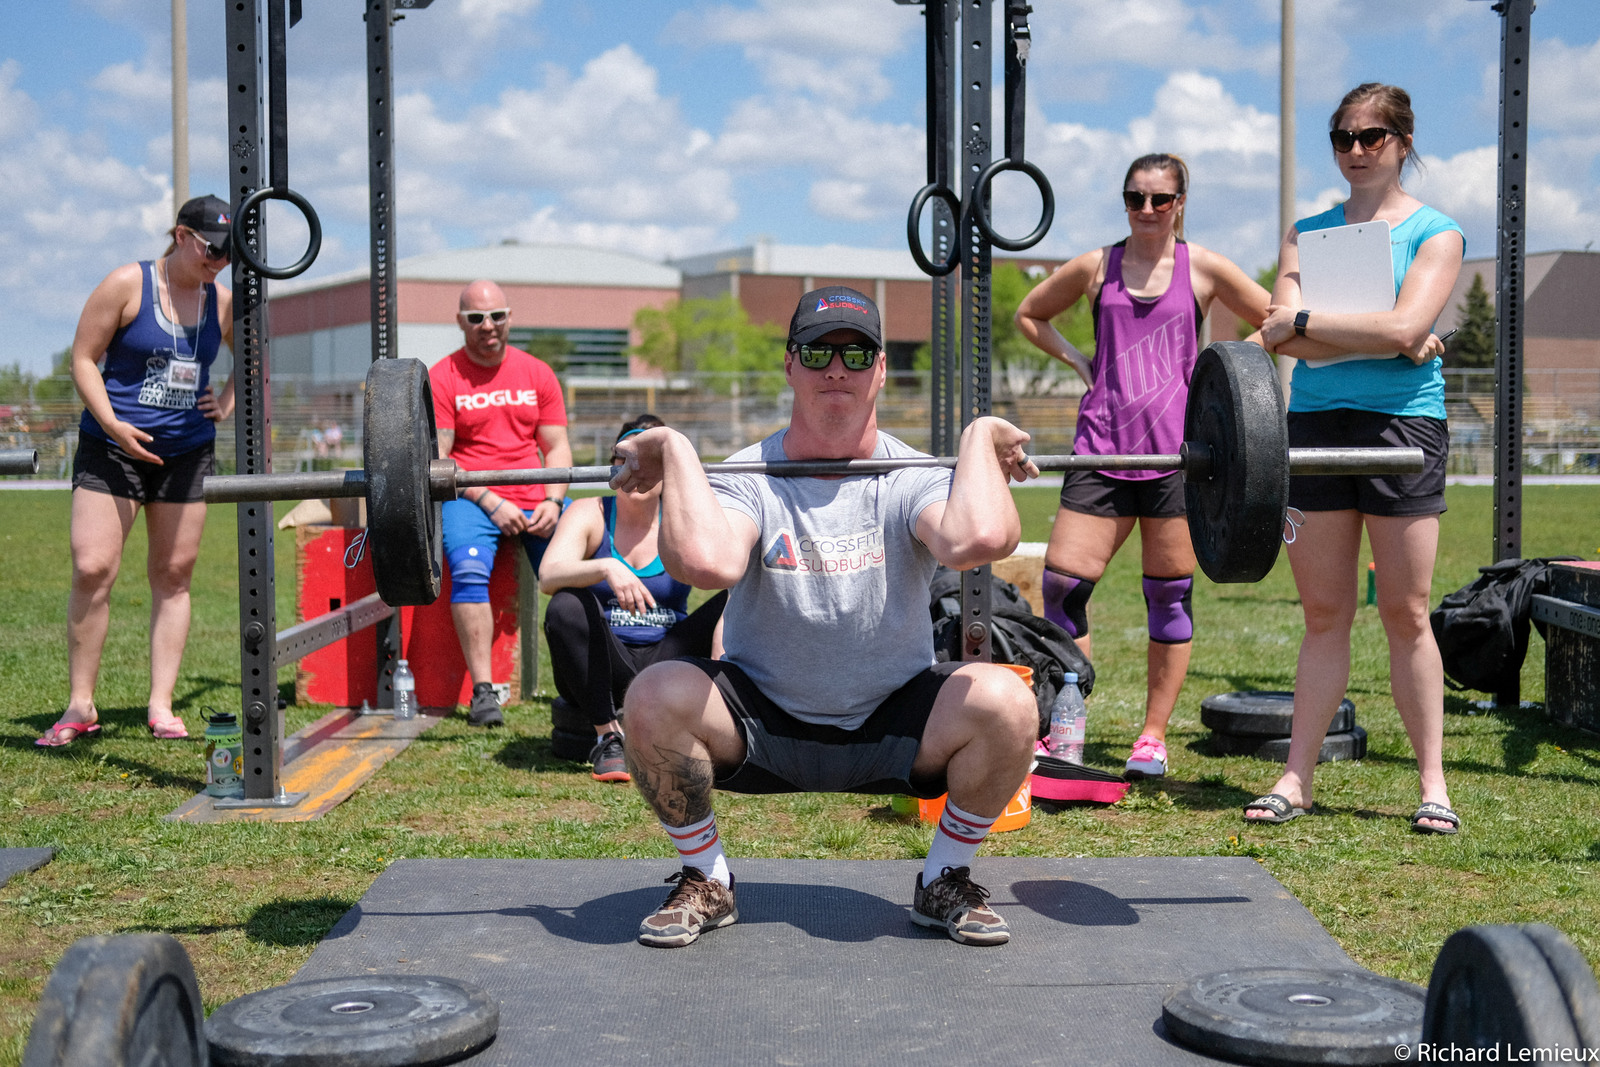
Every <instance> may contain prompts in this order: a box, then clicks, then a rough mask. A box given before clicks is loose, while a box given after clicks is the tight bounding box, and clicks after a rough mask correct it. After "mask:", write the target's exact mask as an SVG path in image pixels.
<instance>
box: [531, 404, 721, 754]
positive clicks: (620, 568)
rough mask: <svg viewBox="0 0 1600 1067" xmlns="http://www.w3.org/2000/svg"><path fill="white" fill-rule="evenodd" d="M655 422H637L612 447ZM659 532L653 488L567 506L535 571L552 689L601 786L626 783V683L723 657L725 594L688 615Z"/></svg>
mask: <svg viewBox="0 0 1600 1067" xmlns="http://www.w3.org/2000/svg"><path fill="white" fill-rule="evenodd" d="M661 425H663V423H662V421H661V420H660V419H658V418H656V417H655V416H654V415H640V416H639V417H638V418H636V419H633V420H632V421H630V422H627V423H625V424H624V425H623V427H622V432H621V433H619V434H618V435H617V440H618V441H621V440H622V439H623V438H624V437H629V436H631V435H633V434H636V433H640V432H642V431H644V430H646V429H649V428H650V427H652V426H661ZM611 462H612V463H613V464H616V463H618V462H619V460H618V459H617V458H616V457H615V456H613V457H612V460H611ZM660 530H661V486H660V485H659V484H658V485H656V487H655V488H653V489H651V490H650V491H649V492H646V493H630V492H619V493H617V494H616V496H609V497H585V498H581V499H578V500H574V501H573V502H572V504H571V505H570V506H569V507H568V508H567V510H566V511H565V512H564V513H563V514H562V516H561V522H560V523H559V524H558V525H557V526H556V531H555V533H554V534H553V535H552V536H551V538H550V547H549V548H547V549H546V550H545V555H544V561H543V562H542V563H541V564H540V566H539V589H540V591H541V592H544V593H547V594H550V602H549V604H548V605H546V607H545V614H544V632H545V640H546V642H547V644H548V647H549V649H550V669H551V672H552V673H553V674H554V675H555V682H556V692H557V693H558V694H560V697H561V699H562V700H565V701H566V702H567V703H568V704H570V705H572V706H573V707H574V708H577V709H579V710H580V711H581V712H583V713H584V714H585V715H586V716H587V717H588V719H589V722H590V723H591V724H592V725H593V726H594V732H595V746H594V750H593V751H592V752H591V753H590V757H589V758H590V760H591V761H592V762H593V764H594V770H593V776H594V778H595V779H597V780H599V781H602V782H626V781H628V780H629V775H628V772H627V768H626V764H625V762H624V760H623V751H622V724H621V723H620V722H619V720H618V718H617V709H618V708H620V707H621V706H622V698H623V695H624V694H625V693H626V692H627V689H628V684H629V683H630V682H632V681H633V679H634V676H635V675H637V674H638V673H639V672H640V671H642V670H643V669H644V668H646V667H648V666H649V665H650V664H652V663H654V662H656V661H657V660H666V659H673V658H676V657H678V656H702V657H707V658H716V657H718V656H720V655H721V654H722V642H721V623H722V608H723V605H724V604H725V603H727V599H728V594H727V592H726V591H723V592H721V593H718V594H717V595H716V596H715V597H713V598H711V599H710V600H708V601H707V602H706V603H704V604H702V605H701V606H700V607H699V608H698V609H697V610H696V611H695V612H694V613H693V614H690V612H689V593H690V587H689V586H688V585H686V584H684V583H683V582H680V581H678V580H677V579H676V578H674V577H672V575H670V574H668V573H667V572H666V568H665V567H664V566H663V565H662V563H661V557H660V555H659V554H657V551H656V537H657V535H658V534H659V533H660Z"/></svg>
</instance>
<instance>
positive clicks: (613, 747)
mask: <svg viewBox="0 0 1600 1067" xmlns="http://www.w3.org/2000/svg"><path fill="white" fill-rule="evenodd" d="M589 762H590V763H593V764H594V771H593V773H592V774H591V775H590V777H592V778H593V779H594V780H595V781H597V782H631V781H633V776H632V775H630V774H629V773H628V761H627V759H626V757H624V756H623V754H622V735H621V734H619V733H606V734H601V735H600V739H599V740H598V741H596V742H595V743H594V748H592V749H590V750H589Z"/></svg>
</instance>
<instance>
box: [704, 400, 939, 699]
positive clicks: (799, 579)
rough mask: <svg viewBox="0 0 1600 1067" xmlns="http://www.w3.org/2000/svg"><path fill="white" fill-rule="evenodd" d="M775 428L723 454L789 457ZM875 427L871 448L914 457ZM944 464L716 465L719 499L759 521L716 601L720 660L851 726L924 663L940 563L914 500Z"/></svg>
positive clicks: (932, 493)
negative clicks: (833, 471) (826, 470)
mask: <svg viewBox="0 0 1600 1067" xmlns="http://www.w3.org/2000/svg"><path fill="white" fill-rule="evenodd" d="M787 432H788V431H787V430H781V431H779V432H778V433H775V434H773V435H772V436H771V437H768V438H766V439H765V440H763V441H761V442H759V443H757V444H754V445H751V446H750V447H749V448H746V449H744V450H742V451H740V452H738V453H736V454H734V455H732V456H730V457H728V458H729V461H730V462H732V461H749V460H762V461H765V462H774V461H777V460H783V459H787V458H788V457H786V456H785V455H784V452H783V437H784V434H785V433H787ZM925 454H926V453H923V452H918V451H917V450H916V449H914V448H912V447H911V446H910V445H907V444H906V443H905V442H903V441H900V440H898V439H896V438H893V437H890V436H889V435H888V434H885V433H879V434H878V444H877V447H876V448H875V449H874V451H873V456H874V457H875V458H881V457H886V456H890V457H892V456H921V455H925ZM951 477H952V473H951V471H950V470H948V469H946V468H943V467H906V468H902V469H900V470H897V471H894V472H892V473H889V474H879V475H858V476H852V477H848V478H839V479H824V478H769V477H766V476H764V475H753V474H714V475H712V476H711V479H710V480H711V488H712V489H713V490H714V491H715V492H716V495H717V500H718V502H720V503H721V504H722V506H723V507H724V508H730V509H732V510H734V511H738V512H740V513H742V514H745V515H748V516H749V517H750V518H751V520H752V521H754V522H755V524H756V526H757V527H758V528H759V529H760V531H761V535H760V537H759V538H757V540H756V544H755V548H754V549H753V550H752V552H751V555H750V561H749V565H748V567H747V568H746V570H745V573H744V577H743V578H741V579H739V582H738V584H736V585H735V586H734V587H733V589H732V590H731V591H730V593H729V595H728V606H727V608H726V609H725V610H724V611H723V615H722V618H723V644H724V647H725V648H726V649H727V656H726V658H727V659H728V660H730V661H731V662H733V663H735V664H737V665H738V666H739V667H740V668H741V669H742V670H743V671H744V672H745V674H747V675H748V676H749V677H750V680H751V681H753V682H754V683H755V684H756V686H757V687H758V688H759V689H760V690H761V691H762V692H763V693H765V694H766V695H767V697H768V698H770V699H771V700H772V701H773V702H774V703H775V704H777V705H778V706H779V707H781V708H783V709H784V710H785V711H786V712H788V713H789V714H790V715H793V716H794V717H795V718H797V719H801V720H803V721H805V722H811V723H822V724H826V725H831V726H839V727H842V728H844V729H855V728H856V727H858V726H860V725H861V723H862V722H864V721H865V720H866V718H867V716H868V715H870V714H871V713H872V711H873V709H874V708H876V707H877V706H878V705H879V704H880V703H882V702H883V700H884V698H885V697H887V696H888V695H889V694H890V693H892V692H894V691H895V690H896V689H899V688H900V687H901V686H902V685H904V684H905V683H906V682H908V681H910V680H911V679H912V678H913V677H915V676H916V675H917V674H918V673H919V672H920V671H922V670H924V669H926V668H927V667H929V666H931V665H932V664H933V662H934V658H933V624H932V620H931V617H930V615H929V613H928V583H929V582H930V581H931V580H932V579H933V572H934V569H935V568H936V567H937V566H938V561H937V560H935V559H934V558H933V554H932V553H931V552H929V551H928V549H927V547H926V546H925V545H923V543H922V542H921V541H919V540H918V539H917V535H916V526H917V516H919V515H921V514H922V509H923V508H925V507H927V506H928V505H929V504H932V503H935V502H936V501H941V500H946V499H948V498H949V496H950V480H951Z"/></svg>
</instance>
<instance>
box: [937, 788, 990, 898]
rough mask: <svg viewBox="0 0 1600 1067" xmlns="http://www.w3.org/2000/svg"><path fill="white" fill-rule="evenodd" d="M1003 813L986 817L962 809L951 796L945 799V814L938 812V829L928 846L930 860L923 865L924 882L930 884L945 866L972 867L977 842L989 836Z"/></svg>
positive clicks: (976, 851) (980, 842) (976, 852)
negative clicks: (995, 822) (939, 814)
mask: <svg viewBox="0 0 1600 1067" xmlns="http://www.w3.org/2000/svg"><path fill="white" fill-rule="evenodd" d="M999 817H1000V816H998V815H992V816H990V817H989V818H987V819H985V818H984V817H983V816H981V815H972V814H970V813H968V812H965V811H962V810H961V809H960V808H958V807H956V806H955V805H954V804H952V803H950V801H949V800H946V801H945V802H944V814H943V815H941V816H939V829H938V830H937V831H936V832H935V833H934V835H933V844H932V845H929V846H928V862H926V863H924V864H923V865H922V884H923V885H929V884H931V883H932V882H933V880H934V879H935V878H937V877H939V875H941V874H942V873H944V869H945V868H946V867H970V866H972V857H974V856H976V855H977V854H978V846H979V845H981V844H983V839H984V838H985V837H988V836H989V827H991V826H993V825H994V821H995V820H996V819H998V818H999Z"/></svg>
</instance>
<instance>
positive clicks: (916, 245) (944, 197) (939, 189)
mask: <svg viewBox="0 0 1600 1067" xmlns="http://www.w3.org/2000/svg"><path fill="white" fill-rule="evenodd" d="M929 200H939V201H942V202H943V203H944V205H945V206H946V207H948V208H949V209H950V218H951V219H952V220H954V221H955V222H957V223H959V222H960V221H961V201H960V200H959V199H957V198H956V194H955V193H954V192H952V191H951V190H950V189H949V188H948V187H946V186H943V185H934V184H928V185H924V186H923V187H922V188H921V189H918V190H917V195H916V196H914V197H912V198H911V214H910V215H908V216H907V217H906V243H907V244H909V245H910V246H911V258H912V259H914V260H916V261H917V266H918V267H920V268H921V269H922V273H924V274H926V275H929V276H930V277H933V278H942V277H944V276H945V275H946V274H949V273H950V272H951V271H953V270H955V269H956V267H957V266H958V265H959V264H960V263H961V240H960V237H959V233H960V228H959V226H957V227H954V229H955V230H956V232H955V233H953V234H952V235H951V237H952V241H951V247H950V257H949V258H948V259H946V260H945V261H944V262H943V263H935V262H933V260H931V259H929V258H928V254H927V253H926V252H924V251H923V249H922V234H921V233H920V232H919V230H918V226H917V224H918V223H919V222H921V221H922V209H923V208H924V207H926V206H927V203H928V201H929Z"/></svg>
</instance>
